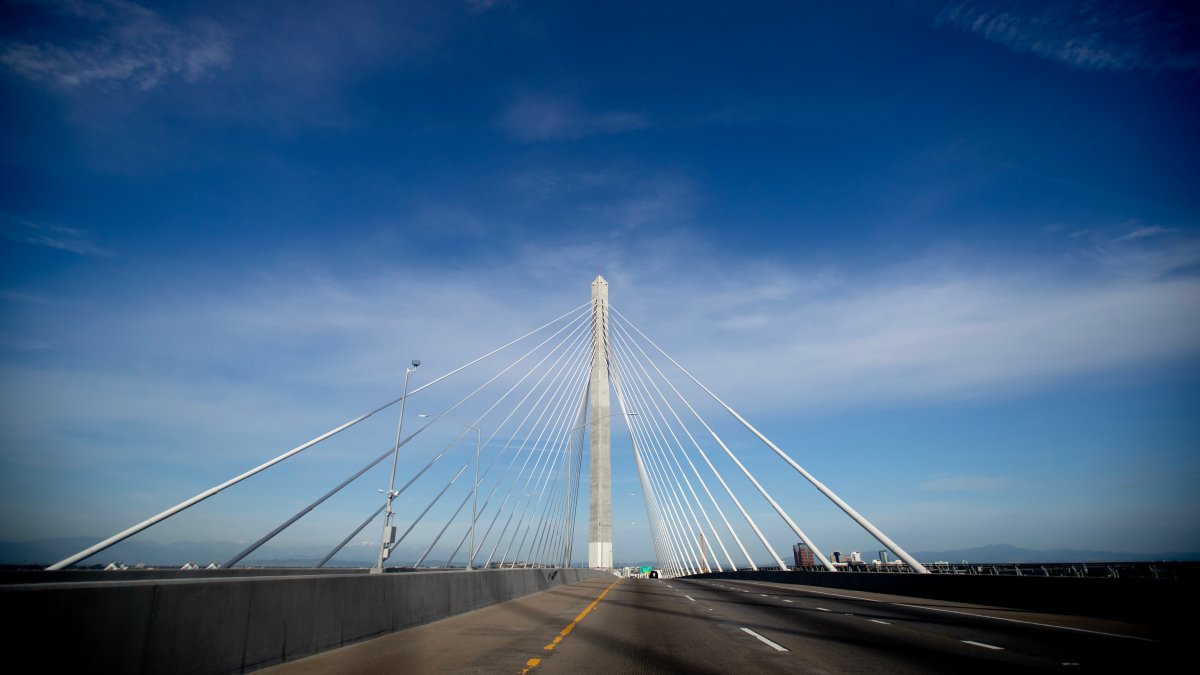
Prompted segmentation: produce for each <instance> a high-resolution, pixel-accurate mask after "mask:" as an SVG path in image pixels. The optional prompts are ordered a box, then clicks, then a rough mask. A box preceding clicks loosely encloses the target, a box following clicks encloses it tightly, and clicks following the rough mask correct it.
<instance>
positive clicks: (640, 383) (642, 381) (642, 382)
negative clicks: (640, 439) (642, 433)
mask: <svg viewBox="0 0 1200 675" xmlns="http://www.w3.org/2000/svg"><path fill="white" fill-rule="evenodd" d="M614 336H615V338H616V340H615V341H614V343H615V346H616V347H618V348H620V349H622V350H623V351H624V352H625V353H627V354H628V360H629V361H630V362H632V363H633V364H634V365H636V366H637V367H638V370H640V371H641V372H640V374H639V373H638V372H637V371H634V373H633V375H634V378H635V381H634V384H635V385H636V387H637V388H638V389H640V391H641V392H642V399H643V400H648V401H649V402H650V403H651V404H653V405H654V409H655V412H656V413H657V414H658V417H659V418H661V419H662V420H663V426H665V427H666V429H667V431H668V432H669V433H670V434H671V439H672V440H673V441H674V446H676V447H678V448H679V454H681V455H683V457H684V459H685V460H687V463H688V466H689V467H690V468H691V470H692V473H693V474H694V475H695V476H696V479H697V480H698V481H699V482H700V486H701V487H702V488H703V489H704V492H705V494H706V495H707V496H708V498H709V501H711V502H712V505H713V507H714V508H716V510H717V514H718V515H719V516H720V517H721V519H722V520H723V521H724V523H725V527H727V528H728V529H729V531H730V534H732V535H733V536H734V539H735V540H736V539H737V533H736V532H734V531H733V527H732V525H731V524H730V523H729V519H728V518H726V517H725V513H724V511H722V510H721V506H720V504H718V503H717V500H716V498H715V497H714V496H713V494H712V491H711V490H709V489H708V485H707V484H706V483H705V481H704V477H703V476H701V475H700V471H699V470H698V469H697V468H696V465H695V464H694V463H693V462H692V460H691V458H690V457H688V454H687V451H686V449H685V448H684V446H683V441H681V440H680V438H679V436H678V435H676V433H675V429H674V427H673V426H672V425H671V424H670V421H669V420H667V419H666V415H664V414H663V411H662V408H661V407H660V406H659V404H658V400H659V399H662V401H663V404H664V405H666V406H667V409H668V410H669V411H670V412H671V415H672V416H673V417H674V418H675V421H676V423H677V424H679V425H680V426H683V421H682V420H680V419H679V416H678V415H676V414H675V410H674V408H672V407H671V403H670V401H667V400H666V397H665V396H663V393H662V391H661V390H660V389H659V388H658V384H657V383H655V382H654V380H653V378H651V377H650V373H649V372H647V371H646V367H645V366H644V365H642V363H641V362H639V361H638V360H637V358H636V356H635V355H633V354H632V353H630V350H629V348H628V347H627V346H626V345H625V343H626V341H625V340H624V339H623V338H622V337H621V335H620V333H619V331H618V332H614ZM647 382H648V383H649V384H650V386H651V387H653V388H654V395H651V393H650V391H649V389H647V388H646V383H647ZM684 431H685V432H686V429H685V430H684ZM664 440H665V439H664ZM666 446H667V449H668V450H669V452H670V456H671V460H672V461H673V462H674V463H675V466H676V467H678V469H679V473H680V474H681V475H682V476H683V477H684V481H685V482H686V483H687V486H688V490H689V491H690V492H691V493H692V499H693V500H695V502H696V505H697V506H699V507H700V513H701V514H702V515H703V516H704V520H705V522H706V523H708V527H709V530H710V531H711V532H712V533H713V537H714V538H715V539H716V540H717V544H718V545H719V546H720V547H721V551H722V552H723V553H724V554H725V558H726V560H728V562H729V567H730V569H732V570H736V569H737V565H736V564H735V563H734V562H733V556H731V555H730V554H729V549H727V548H726V547H725V541H724V540H723V539H722V538H721V533H720V531H719V530H718V529H717V527H716V525H714V524H713V522H712V519H711V518H710V517H709V515H708V510H707V509H705V508H704V502H703V500H701V499H700V496H699V495H697V494H696V489H695V488H694V487H693V486H692V481H691V480H690V479H689V478H688V477H687V472H686V471H684V469H683V465H682V464H680V462H679V457H678V456H677V455H676V454H675V450H674V447H673V446H672V444H671V443H666ZM738 545H739V546H741V541H740V540H738ZM743 552H744V548H743ZM713 558H714V559H715V560H716V562H717V571H718V572H723V571H724V568H723V567H722V565H721V561H720V557H719V556H717V555H716V551H713Z"/></svg>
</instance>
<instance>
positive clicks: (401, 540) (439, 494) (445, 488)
mask: <svg viewBox="0 0 1200 675" xmlns="http://www.w3.org/2000/svg"><path fill="white" fill-rule="evenodd" d="M470 466H471V463H470V462H467V463H466V464H463V465H462V468H461V469H459V470H458V473H456V474H454V477H453V478H451V479H450V482H449V483H446V486H445V487H443V488H442V491H441V492H439V493H437V496H436V497H434V498H433V501H431V502H429V505H428V506H426V507H425V510H424V511H422V512H421V515H419V516H417V517H416V519H415V520H413V522H412V524H411V525H409V526H408V529H407V530H405V531H404V534H402V535H400V538H399V539H397V540H396V541H394V542H392V544H391V545H390V546H388V550H389V551H394V550H396V547H397V546H399V545H400V544H401V543H402V542H403V541H404V538H405V537H407V536H408V533H409V532H412V531H413V528H414V527H416V526H417V524H418V523H420V522H421V519H423V518H424V517H425V514H427V513H429V509H432V508H433V505H434V504H437V503H438V500H440V499H441V498H442V495H444V494H446V490H449V489H450V486H451V485H454V481H456V480H458V477H459V476H461V475H463V472H464V471H466V470H467V468H468V467H470Z"/></svg>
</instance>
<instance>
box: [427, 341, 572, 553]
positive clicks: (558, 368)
mask: <svg viewBox="0 0 1200 675" xmlns="http://www.w3.org/2000/svg"><path fill="white" fill-rule="evenodd" d="M589 338H590V335H587V334H581V335H580V337H579V338H578V340H577V341H576V342H575V343H574V344H573V345H572V346H571V347H569V348H568V349H565V350H563V352H562V353H561V354H560V355H559V356H558V357H557V358H556V359H555V361H554V364H552V365H551V366H550V367H549V368H547V369H546V371H545V372H544V373H543V374H542V376H541V377H539V378H538V381H537V382H535V383H534V384H533V386H531V387H530V388H529V391H527V392H526V394H525V396H523V397H522V398H521V400H520V401H518V402H517V403H516V404H515V405H514V406H513V412H515V411H516V410H519V409H521V407H522V406H524V405H525V402H526V401H527V400H529V397H530V396H532V395H533V393H534V392H535V391H537V392H540V394H539V396H538V399H537V401H535V402H534V403H533V405H532V406H529V407H528V410H527V412H526V413H525V416H524V418H522V420H521V421H520V422H519V423H517V425H516V426H515V427H514V429H513V433H512V435H511V436H510V437H509V439H508V442H507V443H505V447H506V448H507V447H511V446H513V444H514V442H515V441H516V438H517V435H518V434H520V433H521V430H522V429H524V428H525V424H526V423H527V422H528V421H529V418H530V417H531V416H532V415H533V412H534V411H535V410H542V409H543V408H542V406H541V403H542V401H543V400H544V399H545V397H546V395H547V394H548V393H550V391H551V387H549V386H546V387H543V386H542V383H543V382H544V381H546V378H547V377H551V375H553V377H551V382H554V381H555V380H556V379H557V378H558V377H559V376H560V375H561V374H562V373H564V372H565V371H566V369H567V368H568V367H569V366H570V364H572V363H574V362H575V361H574V359H575V358H577V357H578V356H579V354H580V352H582V351H584V350H586V349H589V348H590V343H591V340H590V339H589ZM564 359H565V360H564ZM539 365H540V364H539ZM510 416H511V413H510ZM507 422H508V418H507V417H506V418H505V420H504V422H502V423H501V425H500V426H501V427H503V426H504V425H505V424H507ZM534 426H535V427H536V426H537V422H535V423H534ZM527 442H528V434H527V435H526V437H525V440H523V441H522V442H521V444H520V446H519V447H518V448H517V449H516V450H515V451H514V452H513V457H512V460H510V461H509V463H508V466H507V467H505V469H504V473H503V474H502V475H501V476H500V478H498V479H497V480H496V483H495V486H494V487H493V488H492V491H491V492H490V493H489V494H488V498H487V499H486V500H484V503H483V507H482V509H481V513H484V512H486V511H487V507H488V505H489V504H490V503H491V500H492V497H493V496H494V495H495V493H496V491H497V490H498V489H499V488H500V486H501V485H503V484H504V480H505V479H506V478H507V477H508V474H509V472H510V471H511V470H512V467H513V465H514V463H515V462H516V460H517V459H518V458H520V456H521V453H522V451H523V450H524V448H525V445H526V443H527ZM531 453H532V451H531ZM530 457H532V454H529V455H527V456H526V459H525V463H524V464H523V465H522V468H521V469H520V470H519V471H518V474H519V473H520V472H521V471H524V468H525V466H526V465H527V464H528V462H529V458H530ZM488 469H489V471H490V470H491V466H490V465H489V466H488ZM514 486H515V483H514V484H513V485H510V486H509V490H508V492H507V493H506V494H505V497H504V502H503V503H501V505H500V506H499V507H498V508H497V511H496V515H495V516H494V517H493V518H492V522H491V524H490V525H489V526H488V529H487V531H486V532H485V533H484V536H483V538H482V539H481V541H480V542H479V543H478V545H477V550H478V549H479V548H482V547H483V542H484V541H486V540H487V537H488V536H489V535H490V534H491V531H492V527H494V526H495V524H496V519H497V518H499V516H500V513H501V512H503V510H504V506H505V504H507V503H508V499H509V497H510V496H511V495H512V489H513V487H514ZM468 534H470V530H469V529H468V530H467V532H464V533H463V538H462V541H460V542H459V543H458V546H457V547H455V549H454V553H453V554H452V555H451V556H450V558H449V559H450V560H453V559H454V557H455V556H457V555H458V551H459V549H461V548H462V545H463V544H464V543H465V542H466V539H467V535H468Z"/></svg>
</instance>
